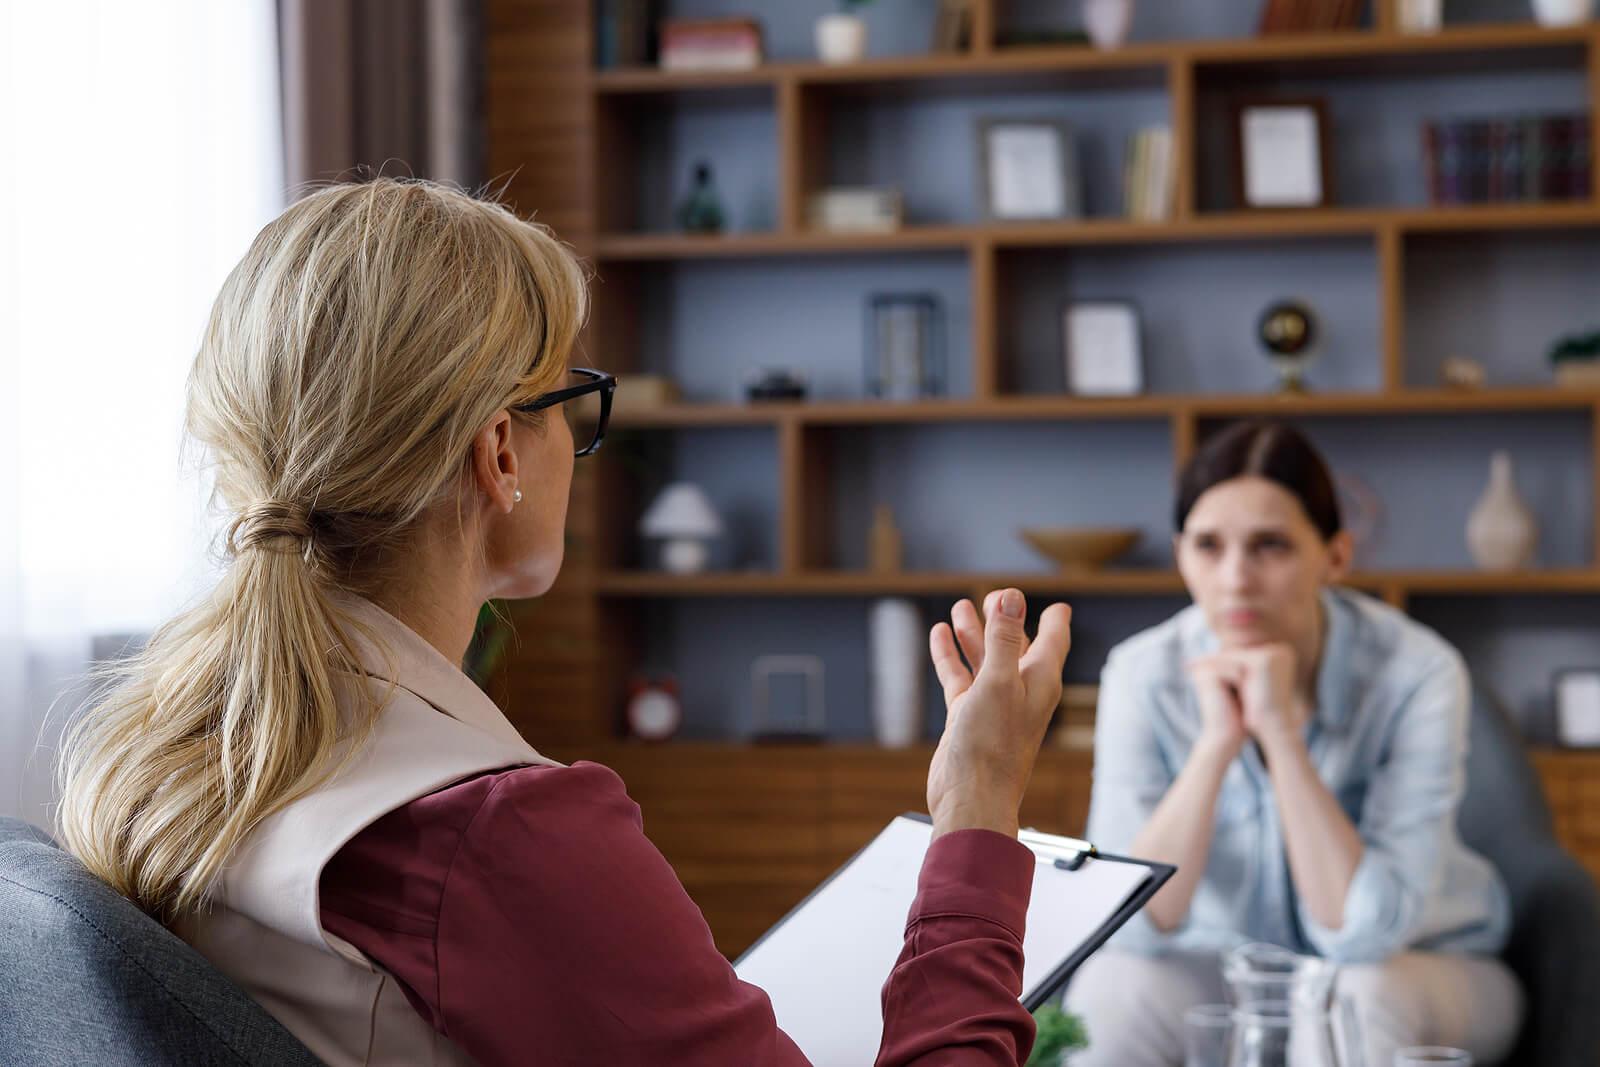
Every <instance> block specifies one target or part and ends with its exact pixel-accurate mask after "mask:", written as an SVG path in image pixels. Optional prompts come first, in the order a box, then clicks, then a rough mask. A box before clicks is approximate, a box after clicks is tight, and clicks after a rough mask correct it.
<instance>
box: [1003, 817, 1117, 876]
mask: <svg viewBox="0 0 1600 1067" xmlns="http://www.w3.org/2000/svg"><path fill="white" fill-rule="evenodd" d="M1017 840H1018V841H1021V842H1022V843H1023V844H1024V845H1027V846H1028V848H1030V849H1032V850H1033V854H1034V855H1035V856H1036V857H1037V858H1038V862H1040V863H1049V864H1051V865H1052V866H1054V867H1055V868H1056V869H1057V870H1062V871H1076V870H1079V869H1080V868H1082V867H1083V863H1084V861H1085V860H1087V859H1092V858H1094V857H1096V856H1099V855H1100V851H1099V849H1097V848H1095V847H1094V844H1093V843H1092V842H1089V841H1080V840H1078V839H1077V838H1075V837H1058V836H1056V835H1055V834H1044V833H1040V832H1039V831H1038V830H1034V829H1031V828H1027V827H1024V828H1023V829H1022V830H1019V831H1018V832H1017Z"/></svg>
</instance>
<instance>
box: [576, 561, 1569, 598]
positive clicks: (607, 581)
mask: <svg viewBox="0 0 1600 1067" xmlns="http://www.w3.org/2000/svg"><path fill="white" fill-rule="evenodd" d="M1345 584H1346V585H1349V586H1350V587H1352V588H1354V589H1361V590H1365V591H1368V592H1373V593H1385V594H1391V595H1397V596H1400V597H1404V598H1409V597H1411V596H1483V595H1497V594H1499V595H1512V596H1515V595H1538V594H1549V593H1557V594H1559V593H1600V570H1589V569H1583V570H1573V569H1568V568H1563V569H1551V570H1525V571H1508V572H1483V571H1449V570H1440V571H1425V570H1410V571H1364V572H1357V573H1355V574H1352V575H1351V576H1350V577H1349V579H1348V580H1347V581H1346V582H1345ZM1010 586H1015V587H1016V588H1018V589H1021V590H1023V591H1024V592H1029V593H1035V594H1047V595H1055V596H1075V595H1082V596H1106V595H1116V596H1180V595H1182V594H1183V591H1184V589H1183V581H1182V579H1181V578H1179V577H1178V574H1177V572H1176V571H1165V570H1103V571H1089V572H1085V573H1082V574H1073V573H1062V572H1057V571H1022V572H1014V573H999V574H982V573H971V574H962V573H937V572H909V573H885V574H879V573H874V572H870V571H826V570H823V571H799V572H795V573H751V572H728V573H713V574H696V575H686V576H684V575H673V574H662V573H659V572H656V571H605V572H603V573H601V574H599V575H597V576H596V577H595V582H594V588H595V592H596V593H597V594H599V595H600V596H604V597H612V598H649V597H727V596H737V597H855V596H859V597H877V596H948V597H963V596H971V595H973V593H974V591H976V590H990V589H1004V588H1007V587H1010Z"/></svg>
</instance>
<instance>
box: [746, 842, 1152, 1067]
mask: <svg viewBox="0 0 1600 1067" xmlns="http://www.w3.org/2000/svg"><path fill="white" fill-rule="evenodd" d="M932 834H933V823H932V820H931V819H930V818H929V817H928V816H927V815H923V814H919V813H907V814H904V815H900V816H897V817H896V818H895V819H893V820H891V821H890V823H889V825H888V826H886V827H884V829H883V830H882V831H880V832H879V833H878V835H877V836H876V837H874V838H873V840H872V841H870V842H868V843H867V844H866V845H865V846H864V847H862V848H861V849H860V850H858V851H857V852H856V854H855V855H854V856H852V857H851V858H850V859H849V860H848V861H846V862H845V864H844V865H843V866H841V867H840V868H839V869H838V870H836V871H834V872H833V874H831V875H829V876H828V878H827V879H826V880H825V881H823V882H822V884H821V885H819V886H817V888H816V889H814V890H812V891H811V893H809V894H808V895H807V896H806V898H805V899H804V900H802V901H801V902H800V903H799V904H797V905H795V907H794V908H793V909H791V910H790V911H789V913H788V914H787V915H785V916H784V917H783V918H782V919H780V920H779V921H778V923H777V925H775V926H773V927H772V928H771V929H770V930H768V931H767V932H766V933H765V934H763V935H762V936H761V937H760V938H759V939H758V940H757V941H756V942H755V943H754V944H753V945H751V946H750V947H749V948H748V949H746V950H745V951H744V953H743V954H742V955H740V957H739V958H738V959H737V960H735V961H734V970H735V971H736V972H737V974H738V976H739V977H740V978H741V979H743V980H745V981H748V982H751V983H752V984H754V985H757V986H760V987H761V988H763V989H764V990H766V992H767V994H768V996H769V997H770V998H771V999H772V1006H773V1011H774V1013H775V1014H776V1015H777V1020H778V1025H779V1027H781V1028H782V1029H783V1030H784V1031H785V1032H786V1033H787V1034H788V1035H789V1037H790V1038H792V1039H793V1040H794V1042H795V1043H796V1044H797V1045H799V1046H800V1048H801V1050H802V1051H803V1052H805V1053H806V1055H807V1056H808V1057H809V1058H810V1059H811V1061H812V1062H813V1063H816V1064H818V1065H819V1067H825V1065H831V1064H859V1063H871V1062H872V1060H873V1058H874V1057H875V1056H876V1055H877V1051H878V1047H879V1045H880V1044H881V1042H882V1037H883V1018H882V1010H881V999H880V997H879V991H880V990H881V988H882V986H883V983H884V981H885V980H887V979H888V977H889V972H890V971H891V970H892V969H893V967H894V964H895V961H896V960H897V959H898V957H899V955H900V950H901V947H902V944H903V937H904V931H905V921H906V916H907V913H908V912H909V911H910V908H911V903H912V901H913V899H914V898H915V896H916V884H917V877H918V874H919V873H920V871H921V867H922V859H923V856H924V855H925V854H926V852H927V848H928V844H929V843H930V841H931V839H932ZM1018 840H1019V841H1021V842H1022V843H1023V844H1024V845H1026V846H1027V847H1028V848H1029V849H1031V850H1032V851H1033V853H1034V856H1035V858H1036V863H1035V867H1034V881H1033V894H1032V898H1031V900H1030V903H1029V907H1028V923H1027V931H1026V936H1025V940H1024V975H1023V991H1022V996H1021V998H1020V999H1021V1002H1022V1005H1023V1006H1024V1007H1025V1008H1027V1009H1028V1010H1029V1011H1036V1010H1038V1009H1039V1008H1040V1007H1042V1006H1043V1005H1045V1004H1046V1003H1048V1002H1050V1001H1051V1000H1053V999H1055V998H1056V997H1057V996H1058V995H1059V994H1060V993H1061V991H1062V990H1063V989H1064V988H1065V987H1066V985H1067V983H1068V982H1069V981H1070V980H1071V978H1072V975H1073V973H1074V972H1076V971H1077V969H1078V967H1080V966H1081V965H1082V964H1083V962H1084V961H1085V960H1087V959H1088V958H1089V957H1090V956H1091V955H1093V954H1094V953H1095V951H1096V950H1098V949H1099V948H1100V947H1101V946H1102V945H1104V944H1105V943H1106V941H1107V940H1109V939H1110V937H1111V936H1112V935H1113V934H1115V933H1116V931H1117V930H1118V929H1119V928H1121V927H1122V926H1123V925H1124V924H1125V923H1126V922H1127V921H1128V920H1129V919H1131V918H1133V916H1135V915H1136V914H1138V912H1139V910H1140V909H1141V908H1143V907H1144V906H1145V904H1147V903H1148V902H1149V900H1150V898H1151V897H1153V896H1155V894H1156V893H1157V892H1158V891H1159V890H1160V889H1161V887H1162V886H1163V885H1165V884H1166V882H1167V880H1168V879H1170V878H1171V877H1172V875H1173V874H1174V873H1175V871H1176V868H1174V867H1171V866H1168V865H1166V864H1160V863H1151V862H1147V861H1145V860H1138V859H1132V858H1129V857H1125V856H1116V855H1110V854H1107V853H1103V852H1101V851H1100V850H1098V849H1097V848H1095V847H1094V845H1092V844H1091V843H1089V842H1087V841H1080V840H1077V839H1074V838H1067V837H1058V836H1055V835H1053V834H1043V833H1039V832H1037V831H1034V830H1023V831H1021V833H1019V834H1018ZM1074 905H1076V907H1075V906H1074Z"/></svg>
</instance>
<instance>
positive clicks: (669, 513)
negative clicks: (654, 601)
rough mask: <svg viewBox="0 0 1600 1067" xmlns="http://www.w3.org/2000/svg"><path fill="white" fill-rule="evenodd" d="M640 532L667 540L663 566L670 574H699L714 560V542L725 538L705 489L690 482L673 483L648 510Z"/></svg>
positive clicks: (662, 552) (641, 521)
mask: <svg viewBox="0 0 1600 1067" xmlns="http://www.w3.org/2000/svg"><path fill="white" fill-rule="evenodd" d="M639 531H640V532H641V533H642V534H644V536H646V537H659V538H662V539H663V540H664V541H665V543H664V544H663V545H662V546H661V565H662V566H663V567H665V568H666V569H667V570H668V571H670V572H671V573H673V574H699V573H700V572H702V571H704V570H705V569H706V564H707V562H708V561H709V560H710V558H711V547H710V541H711V539H712V538H714V537H720V536H721V535H722V519H721V518H719V517H718V516H717V513H716V511H715V510H713V509H712V507H711V501H710V500H709V499H708V498H707V497H706V494H705V490H703V489H701V488H700V487H699V486H698V485H694V484H693V483H690V482H674V483H672V484H671V485H669V486H667V487H666V488H665V489H663V490H661V494H660V495H659V496H657V497H656V499H655V502H654V503H652V504H651V505H650V507H649V509H648V510H647V511H645V513H644V518H643V519H641V520H639Z"/></svg>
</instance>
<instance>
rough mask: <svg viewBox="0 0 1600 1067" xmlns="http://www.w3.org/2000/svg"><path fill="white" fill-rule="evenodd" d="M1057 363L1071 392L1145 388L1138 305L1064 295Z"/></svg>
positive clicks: (1122, 392) (1132, 392)
mask: <svg viewBox="0 0 1600 1067" xmlns="http://www.w3.org/2000/svg"><path fill="white" fill-rule="evenodd" d="M1061 365H1062V370H1063V373H1064V375H1065V381H1066V389H1067V392H1068V393H1071V394H1073V395H1074V396H1138V395H1140V394H1141V393H1143V392H1144V355H1143V352H1142V343H1141V339H1140V325H1139V309H1138V306H1137V305H1135V304H1134V303H1133V302H1131V301H1127V300H1065V301H1062V303H1061Z"/></svg>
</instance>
